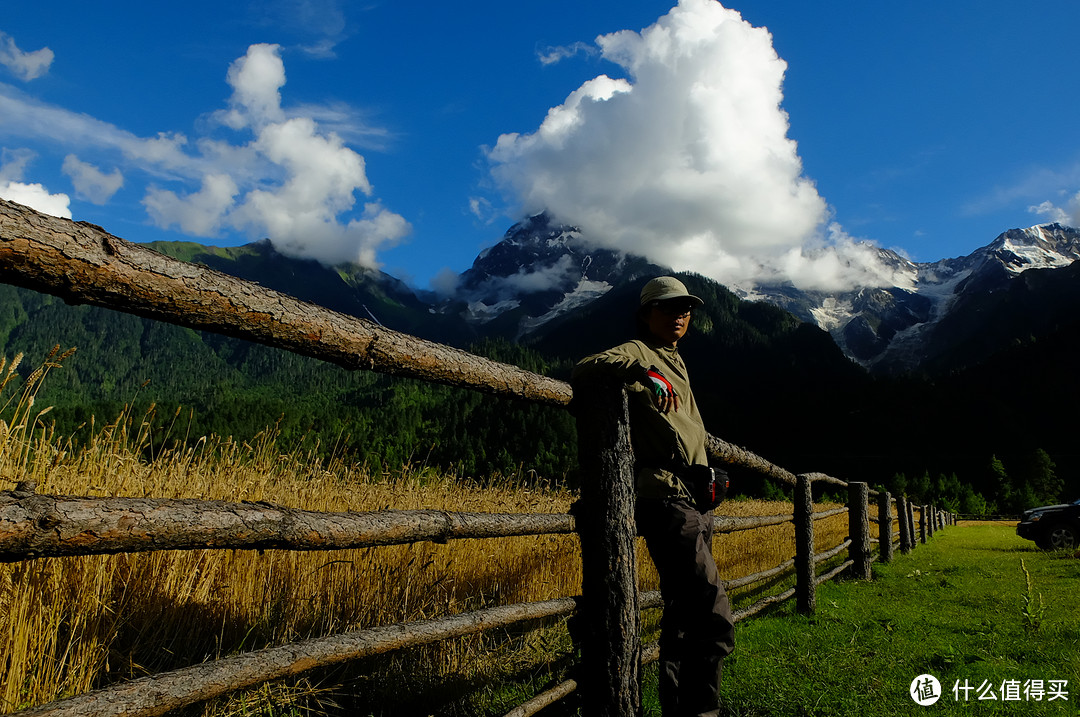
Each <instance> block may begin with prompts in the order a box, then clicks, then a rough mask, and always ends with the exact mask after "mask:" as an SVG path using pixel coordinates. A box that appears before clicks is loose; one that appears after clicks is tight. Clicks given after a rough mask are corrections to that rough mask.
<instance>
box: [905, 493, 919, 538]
mask: <svg viewBox="0 0 1080 717" xmlns="http://www.w3.org/2000/svg"><path fill="white" fill-rule="evenodd" d="M907 524H908V537H909V538H910V543H911V549H912V550H914V549H915V544H916V540H917V539H916V537H915V503H914V502H913V501H910V500H909V501H908V504H907Z"/></svg>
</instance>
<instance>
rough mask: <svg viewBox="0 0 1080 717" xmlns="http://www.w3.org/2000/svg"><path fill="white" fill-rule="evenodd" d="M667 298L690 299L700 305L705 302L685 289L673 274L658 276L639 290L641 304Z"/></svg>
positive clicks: (695, 304)
mask: <svg viewBox="0 0 1080 717" xmlns="http://www.w3.org/2000/svg"><path fill="white" fill-rule="evenodd" d="M668 299H690V300H691V301H692V302H693V303H694V306H701V305H703V304H704V303H705V302H704V301H702V300H701V299H699V298H698V297H696V296H694V295H693V294H691V293H690V292H689V291H687V290H686V286H685V285H684V284H683V283H682V282H681V281H679V280H678V279H676V278H675V277H674V276H658V277H656V278H655V279H653V280H652V281H650V282H649V283H648V284H646V285H645V287H644V288H643V289H642V290H641V306H645V305H646V304H649V303H651V302H653V301H667V300H668Z"/></svg>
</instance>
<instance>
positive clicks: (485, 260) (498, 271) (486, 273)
mask: <svg viewBox="0 0 1080 717" xmlns="http://www.w3.org/2000/svg"><path fill="white" fill-rule="evenodd" d="M657 271H666V270H664V269H661V268H660V267H656V266H655V265H652V264H650V263H649V262H647V261H646V260H645V259H642V258H640V257H636V256H633V255H629V254H624V253H622V252H617V251H612V250H610V249H601V248H595V247H592V246H590V244H589V243H588V242H587V241H586V239H585V238H584V237H583V236H582V234H581V231H580V230H579V229H578V228H577V227H573V226H569V225H565V224H557V223H555V222H553V221H552V220H551V219H550V218H549V217H548V215H547V214H538V215H536V216H533V217H530V218H528V219H526V220H525V221H523V222H520V223H518V224H515V225H514V226H513V227H511V228H510V229H509V230H508V231H507V232H506V234H505V235H504V236H503V239H502V240H501V241H500V242H499V243H498V244H496V245H494V246H492V247H490V248H488V249H485V250H484V251H483V252H481V253H480V255H479V256H478V257H477V258H476V260H475V261H474V262H473V265H472V267H470V268H469V269H467V270H466V271H465V272H463V273H462V274H461V277H460V280H459V282H458V286H457V292H456V295H455V299H457V300H458V301H460V302H464V303H465V305H466V308H465V310H464V312H463V315H464V317H465V318H466V319H467V320H468V321H470V322H472V323H474V324H492V323H496V324H498V326H499V328H500V329H501V331H502V332H504V333H508V334H510V335H513V336H514V337H515V338H517V337H520V336H522V335H525V334H527V333H530V332H532V331H533V330H535V329H536V328H538V327H540V326H543V325H544V324H546V323H548V322H550V321H551V320H553V319H555V318H557V317H559V316H562V315H564V314H566V313H568V312H570V311H573V310H574V309H577V308H579V307H581V306H583V305H585V304H588V303H590V302H592V301H593V300H595V299H597V298H599V297H601V296H603V295H604V294H606V293H607V292H608V291H609V290H610V289H611V287H612V286H614V285H615V284H616V283H619V282H621V281H625V280H632V279H634V278H637V277H639V276H644V275H645V274H646V273H650V272H652V273H655V272H657Z"/></svg>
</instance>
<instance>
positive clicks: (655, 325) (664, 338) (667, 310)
mask: <svg viewBox="0 0 1080 717" xmlns="http://www.w3.org/2000/svg"><path fill="white" fill-rule="evenodd" d="M691 307H693V304H692V303H691V302H690V301H687V300H686V299H668V300H667V301H661V302H658V303H656V304H653V305H652V306H651V307H650V308H649V313H648V315H647V316H646V318H645V321H646V323H647V324H648V326H649V333H651V334H652V335H653V336H655V337H656V338H657V340H658V341H660V342H661V343H662V344H664V345H666V346H674V345H675V344H676V343H677V342H678V340H679V339H681V338H682V337H683V336H686V330H687V329H688V328H690V309H691Z"/></svg>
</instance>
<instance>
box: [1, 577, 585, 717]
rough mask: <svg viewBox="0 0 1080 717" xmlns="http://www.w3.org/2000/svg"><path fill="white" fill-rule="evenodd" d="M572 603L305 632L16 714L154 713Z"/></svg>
mask: <svg viewBox="0 0 1080 717" xmlns="http://www.w3.org/2000/svg"><path fill="white" fill-rule="evenodd" d="M576 607H577V600H575V599H574V598H561V599H558V600H547V601H544V602H536V603H527V604H522V605H506V606H503V607H494V608H487V609H484V610H477V611H476V612H470V613H465V614H462V615H454V616H452V617H445V618H436V619H432V620H424V621H421V622H413V623H403V624H399V625H388V626H385V627H375V628H371V629H370V630H359V631H357V632H350V633H345V634H343V635H334V636H331V637H317V638H311V639H308V640H303V641H301V642H295V643H292V644H289V645H284V646H281V647H272V648H269V649H266V650H259V651H257V652H249V653H245V654H242V655H236V656H235V657H227V658H225V659H222V660H216V661H214V662H206V663H203V664H201V665H194V666H192V667H185V668H183V669H180V670H176V671H174V672H166V673H162V674H159V675H151V676H149V677H143V678H140V679H137V680H133V681H131V682H124V683H121V684H117V685H112V686H111V687H105V688H103V689H100V690H95V691H94V692H89V693H87V694H84V695H80V696H78V697H72V698H70V699H66V700H58V701H56V702H50V703H48V704H46V705H42V706H41V707H36V708H33V709H29V710H24V711H22V712H17V713H16V714H17V715H18V717H113V716H114V715H115V716H116V717H120V716H121V715H122V716H123V717H155V716H156V715H162V714H165V713H166V712H170V711H172V710H175V709H178V708H180V707H184V706H186V705H190V704H194V703H196V702H202V701H205V700H208V699H212V698H214V697H219V696H221V695H224V694H227V693H229V692H233V691H235V690H238V689H241V688H244V687H249V686H251V685H256V684H259V683H261V682H267V681H269V680H277V679H281V678H283V677H289V676H291V675H298V674H300V673H302V672H306V671H307V670H311V669H314V668H316V667H326V666H328V665H334V664H338V663H341V662H345V661H347V660H355V659H359V658H363V657H370V656H372V655H381V654H384V653H386V652H391V651H393V650H399V649H402V648H405V647H415V646H418V645H428V644H431V643H434V642H439V641H442V640H447V639H450V638H452V637H460V636H462V635H471V634H474V633H477V632H482V631H484V630H491V629H493V628H497V627H506V626H508V625H513V624H516V623H520V622H524V621H528V620H538V619H542V618H549V617H557V616H562V615H568V614H570V613H571V612H573V611H574V610H575V608H576Z"/></svg>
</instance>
